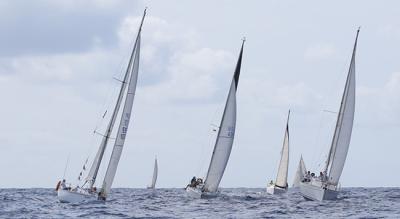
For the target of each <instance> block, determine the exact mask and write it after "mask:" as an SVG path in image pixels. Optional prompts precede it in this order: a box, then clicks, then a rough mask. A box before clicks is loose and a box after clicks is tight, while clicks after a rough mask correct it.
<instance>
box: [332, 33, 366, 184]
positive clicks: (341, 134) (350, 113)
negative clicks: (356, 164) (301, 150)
mask: <svg viewBox="0 0 400 219" xmlns="http://www.w3.org/2000/svg"><path fill="white" fill-rule="evenodd" d="M359 32H360V29H358V30H357V35H356V40H355V43H354V48H353V54H352V57H351V62H350V67H349V72H348V75H347V80H346V85H345V88H344V92H343V96H342V101H341V103H340V109H339V114H338V117H337V121H336V128H335V133H334V135H333V139H332V144H331V148H330V151H329V156H328V159H327V161H326V166H325V173H327V171H328V168H329V166H330V170H329V173H328V176H329V178H328V180H329V182H330V183H331V184H333V185H337V184H338V182H339V178H340V175H341V174H342V171H343V167H344V163H345V161H346V156H347V152H348V150H349V144H350V139H351V132H352V129H353V120H354V110H355V91H356V89H355V87H356V82H355V58H356V48H357V39H358V34H359Z"/></svg>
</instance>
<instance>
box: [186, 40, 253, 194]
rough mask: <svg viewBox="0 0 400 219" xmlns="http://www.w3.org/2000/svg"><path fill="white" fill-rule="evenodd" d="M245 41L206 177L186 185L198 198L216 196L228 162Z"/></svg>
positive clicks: (234, 125)
mask: <svg viewBox="0 0 400 219" xmlns="http://www.w3.org/2000/svg"><path fill="white" fill-rule="evenodd" d="M244 41H245V40H243V42H242V47H241V49H240V53H239V58H238V61H237V64H236V68H235V73H234V75H233V78H232V81H231V85H230V89H229V93H228V98H227V100H226V103H225V109H224V113H223V115H222V120H221V123H220V126H219V129H218V135H217V139H216V142H215V145H214V151H213V153H212V157H211V161H210V165H209V167H208V171H207V175H206V178H205V180H204V182H203V180H202V179H201V178H197V179H196V177H193V179H192V180H191V183H190V184H189V185H188V186H187V187H186V192H187V194H188V195H189V196H192V197H196V198H201V197H213V196H216V194H217V191H218V187H219V184H220V182H221V179H222V176H223V175H224V172H225V168H226V165H227V164H228V160H229V156H230V154H231V151H232V145H233V139H234V137H235V128H236V91H237V87H238V84H239V75H240V68H241V65H242V55H243V46H244Z"/></svg>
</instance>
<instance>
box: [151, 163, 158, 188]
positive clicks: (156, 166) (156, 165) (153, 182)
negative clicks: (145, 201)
mask: <svg viewBox="0 0 400 219" xmlns="http://www.w3.org/2000/svg"><path fill="white" fill-rule="evenodd" d="M157 175H158V164H157V158H156V159H155V161H154V170H153V178H152V180H151V185H150V188H153V189H154V188H155V187H156V182H157Z"/></svg>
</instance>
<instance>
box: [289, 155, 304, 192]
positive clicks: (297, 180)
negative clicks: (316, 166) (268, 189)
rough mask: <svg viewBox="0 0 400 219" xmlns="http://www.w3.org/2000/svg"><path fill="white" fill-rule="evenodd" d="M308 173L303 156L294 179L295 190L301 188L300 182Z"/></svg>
mask: <svg viewBox="0 0 400 219" xmlns="http://www.w3.org/2000/svg"><path fill="white" fill-rule="evenodd" d="M306 172H307V169H306V164H305V163H304V160H303V156H300V161H299V165H298V166H297V171H296V175H295V176H294V179H293V185H292V187H293V188H297V187H299V186H300V182H301V181H302V180H303V179H304V176H305V174H306Z"/></svg>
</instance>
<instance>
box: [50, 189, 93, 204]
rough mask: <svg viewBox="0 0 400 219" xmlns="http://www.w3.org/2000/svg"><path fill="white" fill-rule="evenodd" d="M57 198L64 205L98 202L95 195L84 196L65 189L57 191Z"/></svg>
mask: <svg viewBox="0 0 400 219" xmlns="http://www.w3.org/2000/svg"><path fill="white" fill-rule="evenodd" d="M57 197H58V200H59V201H60V202H64V203H79V202H85V201H95V200H97V195H95V194H84V193H80V192H73V191H70V190H63V189H59V190H58V191H57Z"/></svg>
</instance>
